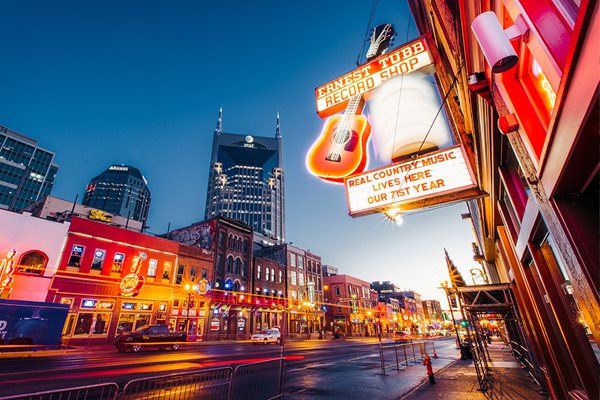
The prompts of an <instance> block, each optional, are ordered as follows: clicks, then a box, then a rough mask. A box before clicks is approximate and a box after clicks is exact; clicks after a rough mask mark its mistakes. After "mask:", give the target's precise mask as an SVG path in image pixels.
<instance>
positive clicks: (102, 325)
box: [73, 312, 111, 335]
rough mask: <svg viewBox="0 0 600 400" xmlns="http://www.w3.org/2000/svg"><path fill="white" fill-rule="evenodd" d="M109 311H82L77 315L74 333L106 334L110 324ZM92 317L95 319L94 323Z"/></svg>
mask: <svg viewBox="0 0 600 400" xmlns="http://www.w3.org/2000/svg"><path fill="white" fill-rule="evenodd" d="M110 317H111V314H110V313H93V312H82V313H79V315H78V316H77V324H76V325H75V331H74V332H73V334H74V335H89V334H92V335H106V333H107V332H108V327H109V325H110ZM94 319H95V320H96V321H95V323H94Z"/></svg>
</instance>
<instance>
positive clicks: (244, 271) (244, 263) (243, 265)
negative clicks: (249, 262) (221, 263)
mask: <svg viewBox="0 0 600 400" xmlns="http://www.w3.org/2000/svg"><path fill="white" fill-rule="evenodd" d="M246 273H247V271H246V262H245V261H242V276H246Z"/></svg>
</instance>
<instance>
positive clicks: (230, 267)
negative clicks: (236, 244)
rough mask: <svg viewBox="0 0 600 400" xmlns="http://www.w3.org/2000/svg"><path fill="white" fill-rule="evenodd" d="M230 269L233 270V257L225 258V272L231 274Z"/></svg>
mask: <svg viewBox="0 0 600 400" xmlns="http://www.w3.org/2000/svg"><path fill="white" fill-rule="evenodd" d="M232 269H233V257H231V256H227V266H226V269H225V272H227V273H231V270H232Z"/></svg>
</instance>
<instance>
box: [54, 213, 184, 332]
mask: <svg viewBox="0 0 600 400" xmlns="http://www.w3.org/2000/svg"><path fill="white" fill-rule="evenodd" d="M177 249H178V244H177V243H174V242H171V241H168V240H164V239H160V238H156V237H153V236H149V235H144V234H140V233H137V232H132V231H128V230H125V229H120V228H116V227H112V226H108V225H105V224H102V223H98V222H93V221H88V220H85V219H81V218H77V217H75V218H73V219H72V221H71V226H70V228H69V232H68V235H67V239H66V243H65V247H64V251H63V254H62V258H61V261H60V264H59V267H58V270H57V271H56V274H55V275H54V276H53V278H52V281H51V284H50V288H49V291H48V295H47V298H46V300H47V301H51V302H57V303H62V304H68V305H69V306H70V310H69V315H68V317H67V321H66V323H65V326H64V330H63V337H64V339H65V340H67V341H69V342H70V343H73V341H75V342H77V341H82V340H86V341H88V342H90V341H94V342H106V341H110V340H112V339H113V338H114V337H115V335H118V334H119V333H121V332H124V331H133V330H136V329H138V328H139V327H141V326H143V325H148V324H166V323H168V322H169V321H168V320H167V317H168V316H169V315H170V313H171V309H172V307H173V304H172V303H173V281H174V278H175V277H174V270H173V266H174V265H176V264H177Z"/></svg>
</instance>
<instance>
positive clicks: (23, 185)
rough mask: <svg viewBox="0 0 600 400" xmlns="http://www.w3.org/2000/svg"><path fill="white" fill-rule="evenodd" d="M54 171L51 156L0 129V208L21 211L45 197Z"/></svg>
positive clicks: (24, 139) (17, 136) (19, 135)
mask: <svg viewBox="0 0 600 400" xmlns="http://www.w3.org/2000/svg"><path fill="white" fill-rule="evenodd" d="M57 172H58V165H56V164H54V153H51V152H49V151H48V150H44V149H42V148H41V147H39V146H38V145H37V141H36V140H34V139H31V138H28V137H26V136H23V135H21V134H19V133H17V132H14V131H12V130H10V129H8V128H6V127H4V126H0V208H4V209H9V210H21V209H23V208H25V207H27V206H28V205H30V204H31V203H33V202H35V201H36V200H38V199H40V198H42V197H44V196H47V195H48V194H50V192H51V191H52V186H53V185H54V178H55V177H56V173H57Z"/></svg>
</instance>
